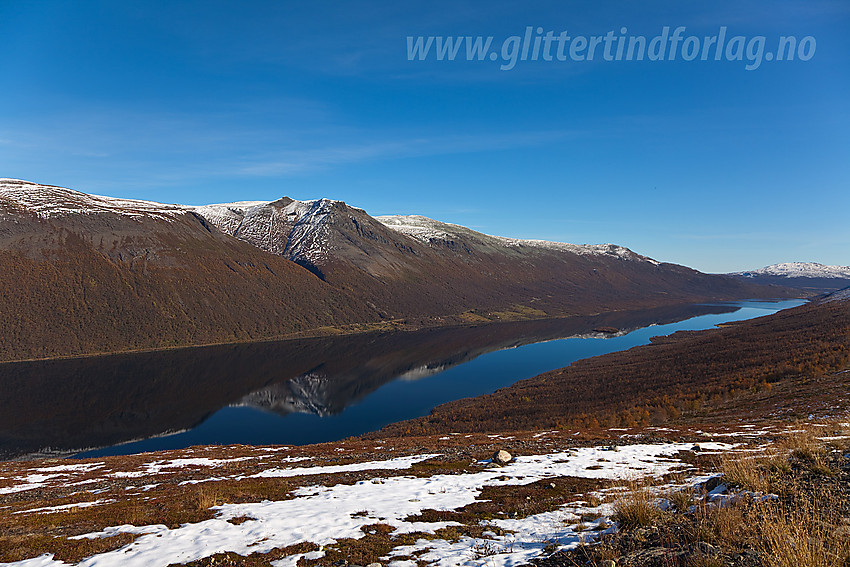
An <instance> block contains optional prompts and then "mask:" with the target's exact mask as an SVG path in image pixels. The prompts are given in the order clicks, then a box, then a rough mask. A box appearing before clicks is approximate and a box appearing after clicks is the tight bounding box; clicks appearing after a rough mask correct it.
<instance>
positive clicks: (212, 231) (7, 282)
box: [0, 179, 790, 360]
mask: <svg viewBox="0 0 850 567" xmlns="http://www.w3.org/2000/svg"><path fill="white" fill-rule="evenodd" d="M423 225H424V230H423ZM411 227H413V228H412V229H411ZM435 227H436V230H435ZM0 290H2V294H0V329H2V333H0V360H3V359H5V360H9V359H23V358H31V357H52V356H60V355H78V354H90V353H96V352H113V351H121V350H127V349H145V348H160V347H168V346H185V345H198V344H207V343H214V342H229V341H244V340H257V339H264V338H270V337H277V336H281V335H285V334H289V333H294V332H301V331H311V330H316V329H318V328H320V327H336V328H341V327H346V326H350V325H352V324H371V325H374V324H380V323H381V322H386V321H394V322H395V323H398V322H402V323H403V324H406V325H410V326H422V325H431V326H433V325H442V324H456V323H480V322H487V321H493V320H506V319H507V320H510V319H529V318H543V317H553V316H563V315H573V314H592V313H599V312H602V311H611V310H621V309H636V308H646V307H654V306H659V305H665V304H672V303H684V302H693V301H703V300H720V299H736V298H742V297H768V296H769V297H777V296H781V295H789V294H790V292H788V291H787V290H785V289H784V288H769V287H765V286H758V285H753V284H751V283H750V282H742V281H738V280H735V279H733V278H728V277H725V276H716V275H707V274H702V273H700V272H697V271H694V270H691V269H688V268H685V267H682V266H677V265H674V264H664V263H659V262H656V261H654V260H650V259H649V258H646V257H643V256H640V255H638V254H635V253H633V252H631V251H629V250H627V249H625V248H621V247H618V246H613V245H605V246H573V245H565V244H553V243H541V242H535V241H520V240H511V239H503V238H496V237H490V236H485V235H483V234H480V233H476V232H474V231H471V230H469V229H464V228H463V227H457V226H456V225H446V224H443V223H436V221H430V220H428V219H424V220H423V219H422V218H421V217H393V218H385V219H383V222H381V221H379V220H376V219H374V218H372V217H370V216H369V215H368V214H366V213H365V212H364V211H362V210H361V209H357V208H354V207H350V206H348V205H346V204H345V203H341V202H339V201H329V200H326V199H322V200H317V201H305V202H302V201H293V200H292V199H288V198H283V199H280V200H278V201H274V202H271V203H261V202H248V203H244V202H243V203H232V204H227V205H209V206H205V207H187V206H181V205H164V204H160V203H151V202H145V201H133V200H125V199H114V198H108V197H98V196H94V195H87V194H85V193H80V192H78V191H73V190H70V189H64V188H61V187H52V186H45V185H38V184H34V183H29V182H25V181H18V180H11V179H0ZM401 320H403V321H401Z"/></svg>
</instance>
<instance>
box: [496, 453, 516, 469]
mask: <svg viewBox="0 0 850 567" xmlns="http://www.w3.org/2000/svg"><path fill="white" fill-rule="evenodd" d="M492 459H493V463H494V464H497V465H499V466H502V465H506V464H508V463H510V462H511V461H512V460H513V459H514V458H513V456H512V455H511V454H510V453H508V452H507V451H505V450H504V449H499V450H498V451H496V452H495V453H493V458H492Z"/></svg>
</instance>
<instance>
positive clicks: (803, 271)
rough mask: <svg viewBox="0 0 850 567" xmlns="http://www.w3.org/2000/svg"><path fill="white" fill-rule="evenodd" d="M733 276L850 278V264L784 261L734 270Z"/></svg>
mask: <svg viewBox="0 0 850 567" xmlns="http://www.w3.org/2000/svg"><path fill="white" fill-rule="evenodd" d="M729 275H733V276H743V277H758V276H777V277H786V278H840V279H850V266H825V265H824V264H818V263H816V262H785V263H782V264H773V265H771V266H767V267H765V268H761V269H760V270H751V271H746V272H735V273H733V274H729Z"/></svg>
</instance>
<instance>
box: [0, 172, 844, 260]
mask: <svg viewBox="0 0 850 567" xmlns="http://www.w3.org/2000/svg"><path fill="white" fill-rule="evenodd" d="M0 199H2V200H4V201H6V202H7V203H9V204H11V205H13V206H17V207H19V208H22V209H24V210H28V211H32V212H34V213H35V214H36V215H37V216H38V217H39V218H43V219H50V218H55V217H61V216H63V215H73V214H83V215H86V214H96V213H100V212H111V213H118V214H122V215H126V216H131V217H140V216H154V217H159V218H173V217H176V216H178V215H182V214H187V213H196V214H198V215H200V216H202V217H203V218H204V219H206V220H207V221H208V222H210V223H211V224H212V225H214V226H215V227H216V228H218V229H219V230H221V231H222V232H224V233H226V234H230V235H231V236H235V237H236V238H239V239H241V240H245V241H247V242H251V243H252V244H254V245H256V246H258V247H259V248H262V249H263V250H266V251H267V252H272V253H274V254H281V255H284V256H287V257H289V258H290V259H293V260H297V259H305V260H308V261H310V262H312V263H318V262H321V261H322V260H324V259H326V257H327V253H328V248H329V247H330V242H329V239H328V226H327V224H328V222H329V220H330V214H331V211H332V209H333V208H334V207H339V206H347V207H348V208H351V209H354V210H357V211H358V212H361V213H363V214H365V211H363V210H362V209H356V208H355V207H351V206H349V205H345V203H343V202H342V201H334V200H330V199H315V200H309V201H297V200H294V199H290V198H288V197H283V198H281V199H279V200H277V201H237V202H232V203H219V204H210V205H202V206H190V205H179V204H165V203H157V202H153V201H143V200H135V199H121V198H116V197H104V196H99V195H89V194H86V193H82V192H80V191H75V190H73V189H67V188H63V187H57V186H51V185H41V184H38V183H32V182H28V181H23V180H19V179H8V178H3V179H0ZM372 218H374V219H375V220H377V221H378V222H380V223H381V224H383V225H385V226H386V227H388V228H390V229H391V230H393V231H395V232H397V233H399V234H402V235H404V236H407V237H411V238H414V239H415V240H417V241H419V242H421V243H423V244H426V245H429V244H432V243H434V241H446V240H451V239H456V238H458V237H473V238H476V239H478V240H482V241H485V242H486V243H487V244H490V245H497V246H501V247H504V248H515V247H523V246H524V247H533V248H542V249H548V250H556V251H561V252H569V253H573V254H579V255H588V254H589V255H605V256H611V257H616V258H619V259H622V260H632V261H648V262H650V263H652V264H657V263H658V262H656V261H655V260H652V259H651V258H648V257H646V256H642V255H640V254H636V253H634V252H632V251H631V250H629V249H628V248H625V247H623V246H618V245H615V244H583V245H578V244H568V243H563V242H550V241H545V240H524V239H518V238H507V237H502V236H490V235H485V234H482V233H478V232H476V231H473V230H471V229H468V228H466V227H463V226H461V225H457V224H451V223H444V222H440V221H437V220H433V219H430V218H427V217H424V216H420V215H387V216H376V217H372ZM848 270H850V268H848Z"/></svg>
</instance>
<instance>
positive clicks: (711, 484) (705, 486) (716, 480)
mask: <svg viewBox="0 0 850 567" xmlns="http://www.w3.org/2000/svg"><path fill="white" fill-rule="evenodd" d="M721 484H723V477H721V476H713V477H711V478H710V479H708V480H707V481H705V482H704V483H702V485H701V486H698V487H697V488H699V489H702V490H705V491H706V492H711V491H712V490H714V489H715V488H717V487H718V486H720V485H721Z"/></svg>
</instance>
